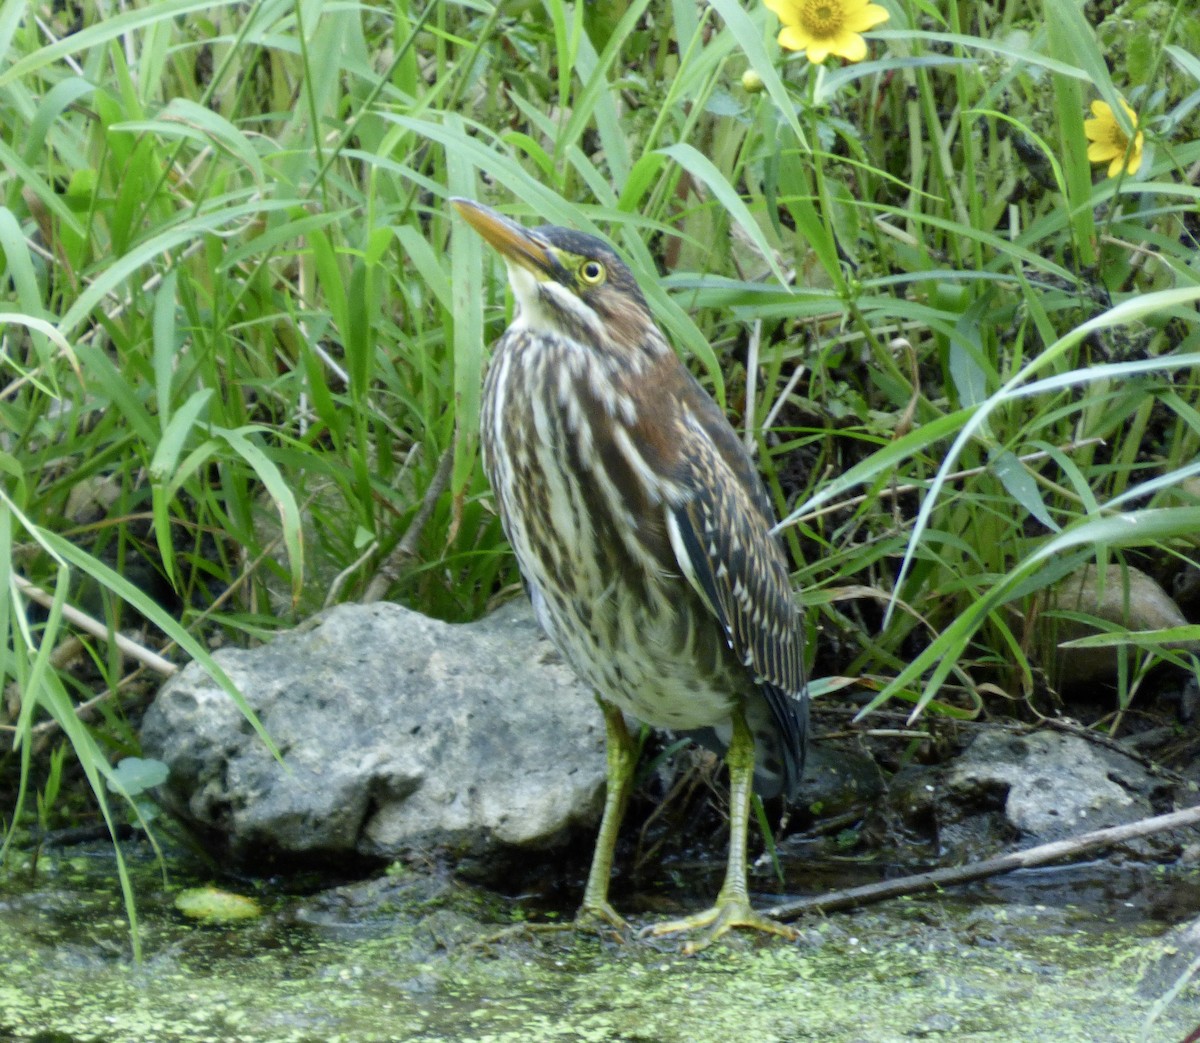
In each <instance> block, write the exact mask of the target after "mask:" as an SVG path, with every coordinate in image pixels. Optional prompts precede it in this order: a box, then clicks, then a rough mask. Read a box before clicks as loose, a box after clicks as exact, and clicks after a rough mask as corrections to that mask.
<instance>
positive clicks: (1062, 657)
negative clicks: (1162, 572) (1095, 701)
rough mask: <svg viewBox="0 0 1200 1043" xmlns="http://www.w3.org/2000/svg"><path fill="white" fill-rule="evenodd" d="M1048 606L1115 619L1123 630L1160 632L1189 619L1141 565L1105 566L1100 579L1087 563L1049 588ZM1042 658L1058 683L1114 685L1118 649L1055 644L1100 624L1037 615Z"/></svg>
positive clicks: (1093, 631) (1087, 632) (1068, 685)
mask: <svg viewBox="0 0 1200 1043" xmlns="http://www.w3.org/2000/svg"><path fill="white" fill-rule="evenodd" d="M1046 607H1047V608H1049V609H1051V610H1057V611H1063V612H1078V613H1081V614H1084V615H1089V616H1095V617H1096V618H1097V619H1101V620H1104V621H1105V622H1108V623H1116V624H1118V625H1119V626H1121V627H1123V628H1124V629H1126V630H1164V629H1167V628H1169V627H1176V626H1185V625H1186V624H1187V619H1186V618H1185V617H1184V615H1183V613H1182V612H1181V611H1180V609H1179V606H1178V605H1177V604H1176V603H1175V602H1174V601H1173V600H1172V599H1171V597H1170V595H1169V594H1167V592H1166V591H1165V590H1163V588H1162V587H1160V586H1159V585H1158V584H1157V583H1156V582H1155V581H1154V580H1153V579H1151V578H1150V577H1149V576H1147V575H1146V573H1144V572H1142V571H1141V570H1140V569H1136V568H1133V567H1132V566H1129V565H1109V566H1108V567H1107V568H1106V569H1105V572H1104V577H1103V582H1101V581H1100V572H1099V570H1098V569H1097V568H1096V566H1095V565H1088V566H1086V567H1084V568H1082V569H1080V570H1079V571H1077V572H1075V573H1073V574H1072V575H1070V576H1068V577H1067V578H1066V579H1064V580H1062V581H1061V582H1060V583H1059V584H1058V585H1057V586H1055V587H1054V588H1053V590H1051V591H1050V592H1049V596H1048V598H1047V599H1046ZM1037 620H1038V622H1037V626H1038V627H1039V628H1040V634H1039V638H1040V641H1039V644H1040V645H1041V647H1042V649H1043V652H1042V656H1041V659H1042V662H1043V663H1044V664H1045V665H1046V666H1047V668H1048V669H1050V672H1051V674H1052V675H1053V677H1052V680H1053V682H1054V684H1055V685H1056V686H1057V687H1065V688H1079V687H1081V686H1085V685H1094V684H1097V683H1102V684H1116V682H1117V671H1118V668H1119V655H1120V653H1119V650H1118V649H1117V648H1115V647H1110V648H1059V647H1057V646H1058V645H1059V644H1060V643H1062V642H1065V641H1074V640H1076V639H1077V638H1081V637H1087V636H1089V635H1091V634H1096V633H1099V632H1100V628H1098V627H1095V626H1089V625H1088V624H1087V623H1084V622H1080V621H1077V620H1068V619H1059V618H1055V617H1054V616H1050V615H1042V614H1039V615H1038V617H1037Z"/></svg>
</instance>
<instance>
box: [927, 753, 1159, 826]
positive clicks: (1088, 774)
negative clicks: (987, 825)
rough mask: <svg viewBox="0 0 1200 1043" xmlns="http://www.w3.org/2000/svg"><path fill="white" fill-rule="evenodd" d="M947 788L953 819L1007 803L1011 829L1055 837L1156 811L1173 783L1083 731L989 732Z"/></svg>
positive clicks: (947, 810) (950, 775)
mask: <svg viewBox="0 0 1200 1043" xmlns="http://www.w3.org/2000/svg"><path fill="white" fill-rule="evenodd" d="M945 791H946V794H947V796H948V798H949V799H947V800H946V801H945V803H944V805H943V813H944V814H945V815H946V816H947V817H949V818H951V819H957V820H962V819H964V818H966V817H968V816H970V815H972V814H978V813H979V812H981V811H983V812H986V811H987V810H988V809H995V808H1002V810H1003V816H1004V819H1005V820H1006V823H1007V825H1008V826H1009V827H1010V828H1011V829H1013V830H1016V831H1017V832H1018V833H1019V834H1020V835H1022V836H1023V837H1027V838H1031V839H1033V840H1035V841H1037V842H1049V841H1052V840H1060V839H1062V838H1064V837H1068V836H1073V835H1076V834H1080V833H1087V832H1090V831H1092V830H1094V829H1102V828H1104V827H1106V826H1115V825H1118V824H1121V823H1124V822H1133V821H1136V820H1137V819H1140V818H1145V817H1148V816H1150V815H1153V814H1154V813H1155V806H1154V805H1155V802H1156V801H1158V800H1159V799H1161V798H1162V797H1164V796H1165V795H1166V794H1167V793H1168V791H1169V787H1168V786H1166V784H1164V783H1163V782H1162V781H1161V780H1159V779H1157V778H1155V777H1154V776H1152V775H1150V773H1149V772H1147V771H1146V769H1145V768H1143V767H1142V766H1141V765H1140V764H1139V763H1138V762H1137V761H1135V760H1134V759H1132V758H1130V757H1125V756H1123V755H1121V754H1120V753H1118V752H1116V751H1113V750H1108V749H1105V748H1103V747H1100V746H1097V745H1095V744H1093V743H1089V742H1087V741H1086V740H1085V739H1083V738H1080V737H1079V736H1077V735H1069V734H1062V733H1060V732H1051V731H1040V732H1033V733H1031V734H1029V735H1014V734H1012V733H1010V732H1006V731H986V732H983V733H982V734H981V735H979V736H978V737H977V738H976V739H975V740H974V741H973V742H972V743H971V745H970V746H969V747H968V748H967V749H966V750H965V751H964V752H963V755H962V756H961V757H960V758H959V759H958V760H957V761H956V762H955V763H954V764H953V766H952V767H951V768H950V770H949V771H948V772H947V775H946V781H945ZM1149 842H1150V843H1151V844H1159V845H1164V844H1167V843H1168V840H1167V839H1165V838H1159V839H1157V840H1156V839H1155V838H1153V837H1151V838H1149Z"/></svg>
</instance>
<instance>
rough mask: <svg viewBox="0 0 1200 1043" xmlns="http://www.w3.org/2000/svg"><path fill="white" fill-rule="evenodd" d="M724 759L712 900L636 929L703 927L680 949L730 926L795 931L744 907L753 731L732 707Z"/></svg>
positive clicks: (696, 946)
mask: <svg viewBox="0 0 1200 1043" xmlns="http://www.w3.org/2000/svg"><path fill="white" fill-rule="evenodd" d="M725 763H726V764H727V765H728V766H729V860H728V862H727V863H726V866H725V882H724V884H722V885H721V892H720V894H718V895H717V902H716V905H714V906H713V907H712V908H711V909H706V910H705V911H704V912H702V913H695V914H694V915H692V916H685V917H683V918H682V919H679V920H671V921H668V922H667V923H661V924H655V925H652V926H650V927H648V928H646V929H645V930H644V931H643V932H642V933H643V934H649V935H653V936H655V937H658V936H661V935H664V934H675V933H677V932H680V931H697V930H701V929H703V928H708V929H707V930H705V931H704V933H703V934H702V935H700V936H699V937H698V938H695V939H693V940H692V941H690V942H688V943H687V945H686V946H684V952H685V953H689V954H690V953H695V952H699V951H700V950H701V949H704V948H706V947H707V946H709V945H711V944H712V943H713V942H714V941H716V940H717V939H718V938H720V937H721V935H723V934H725V932H726V931H728V930H730V928H733V927H747V928H751V929H753V930H757V931H766V932H768V933H769V934H778V935H782V936H783V937H784V938H788V939H795V938H796V937H798V933H797V932H796V931H795V930H794V929H793V928H791V927H788V926H787V925H786V924H782V923H779V922H778V921H776V920H772V919H770V918H769V917H766V916H763V915H762V914H761V913H757V912H755V911H754V910H753V909H752V908H751V907H750V892H749V889H748V888H747V886H746V838H747V831H748V826H749V822H750V792H751V785H752V783H753V781H754V737H753V736H752V735H751V734H750V729H749V728H748V727H747V726H746V719H745V717H744V716H743V715H742V711H741V710H740V709H737V710H734V712H733V735H732V737H731V739H730V743H729V752H728V753H727V754H726V755H725Z"/></svg>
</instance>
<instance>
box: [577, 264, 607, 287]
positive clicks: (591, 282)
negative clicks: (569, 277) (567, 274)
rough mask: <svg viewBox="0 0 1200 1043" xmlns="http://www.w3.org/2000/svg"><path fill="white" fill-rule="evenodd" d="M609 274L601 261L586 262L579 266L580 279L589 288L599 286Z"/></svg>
mask: <svg viewBox="0 0 1200 1043" xmlns="http://www.w3.org/2000/svg"><path fill="white" fill-rule="evenodd" d="M606 274H607V273H606V272H605V270H604V265H602V264H601V263H600V262H599V261H584V262H583V264H581V265H580V266H579V278H580V279H581V280H582V281H583V282H585V283H587V285H588V286H599V285H600V284H601V283H602V282H604V277H605V275H606Z"/></svg>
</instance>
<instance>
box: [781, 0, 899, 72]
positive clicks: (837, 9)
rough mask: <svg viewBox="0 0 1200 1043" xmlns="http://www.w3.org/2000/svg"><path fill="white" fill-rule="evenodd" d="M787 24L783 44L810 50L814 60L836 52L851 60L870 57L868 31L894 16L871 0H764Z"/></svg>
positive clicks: (811, 60)
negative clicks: (866, 35)
mask: <svg viewBox="0 0 1200 1043" xmlns="http://www.w3.org/2000/svg"><path fill="white" fill-rule="evenodd" d="M763 2H764V3H765V4H766V5H767V8H768V9H769V10H771V11H774V12H775V14H776V15H778V16H779V20H780V21H781V22H782V23H783V28H782V29H781V30H780V32H779V46H780V47H786V48H787V49H788V50H789V51H807V52H808V60H809V61H810V62H823V61H824V60H825V59H826V58H827V57H828V56H829V55H831V54H836V55H838V57H840V58H845V59H846V60H847V61H851V62H861V61H862V60H863V59H864V58H865V57H866V56H867V41H866V40H864V39H863V38H862V37H861V36H860V35H859V33H864V32H866V31H867V30H868V29H870V28H871V27H872V26H875V25H878V24H879V23H880V22H886V21H887V20H888V18H889V17H890V16H889V15H888V13H887V11H885V10H884V9H883V8H882V7H880V6H879V5H878V4H873V3H871V2H870V0H763Z"/></svg>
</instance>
